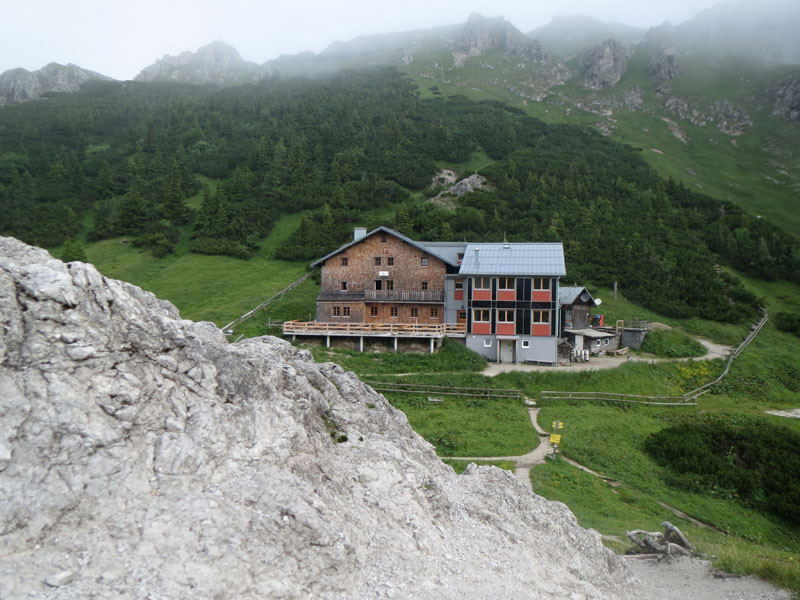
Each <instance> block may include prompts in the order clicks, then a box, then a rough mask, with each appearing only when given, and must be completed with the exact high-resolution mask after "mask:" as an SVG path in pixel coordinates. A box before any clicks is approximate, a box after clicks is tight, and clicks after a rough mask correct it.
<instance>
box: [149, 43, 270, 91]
mask: <svg viewBox="0 0 800 600" xmlns="http://www.w3.org/2000/svg"><path fill="white" fill-rule="evenodd" d="M265 74H266V71H265V69H264V68H262V67H261V65H259V64H257V63H254V62H249V61H246V60H244V59H243V58H242V57H241V56H240V55H239V52H237V50H236V48H234V47H233V46H230V45H228V44H225V43H223V42H212V43H210V44H208V45H206V46H202V47H201V48H198V50H197V52H188V51H187V52H181V53H180V54H179V55H178V56H171V55H166V56H164V57H163V58H161V59H159V60H157V61H156V62H155V63H153V64H152V65H150V66H149V67H145V68H144V69H142V71H141V72H140V73H139V74H138V75H137V76H136V77H134V80H135V81H178V82H182V83H197V84H207V83H215V84H228V83H241V82H244V81H257V80H258V79H260V78H261V77H263V76H264V75H265Z"/></svg>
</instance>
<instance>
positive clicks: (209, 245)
mask: <svg viewBox="0 0 800 600" xmlns="http://www.w3.org/2000/svg"><path fill="white" fill-rule="evenodd" d="M190 249H191V251H192V252H197V253H198V254H222V255H225V256H233V257H234V258H250V257H251V256H252V255H253V254H252V252H251V251H250V250H248V249H247V248H246V247H245V246H242V245H241V244H239V243H237V242H233V241H231V240H226V239H216V238H207V237H199V238H196V239H194V240H193V241H192V245H191V247H190Z"/></svg>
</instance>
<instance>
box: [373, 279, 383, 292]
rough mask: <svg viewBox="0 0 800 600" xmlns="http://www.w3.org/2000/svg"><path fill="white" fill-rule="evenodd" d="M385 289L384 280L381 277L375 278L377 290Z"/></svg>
mask: <svg viewBox="0 0 800 600" xmlns="http://www.w3.org/2000/svg"><path fill="white" fill-rule="evenodd" d="M382 289H383V281H382V280H380V279H376V280H375V290H376V291H381V290H382Z"/></svg>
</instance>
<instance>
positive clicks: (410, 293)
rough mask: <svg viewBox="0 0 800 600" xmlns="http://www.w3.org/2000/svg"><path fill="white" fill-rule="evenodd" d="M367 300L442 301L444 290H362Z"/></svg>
mask: <svg viewBox="0 0 800 600" xmlns="http://www.w3.org/2000/svg"><path fill="white" fill-rule="evenodd" d="M364 300H365V301H367V302H444V291H436V290H364Z"/></svg>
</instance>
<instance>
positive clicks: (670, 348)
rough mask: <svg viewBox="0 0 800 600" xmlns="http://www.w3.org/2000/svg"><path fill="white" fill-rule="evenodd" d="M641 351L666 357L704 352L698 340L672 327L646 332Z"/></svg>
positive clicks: (701, 353)
mask: <svg viewBox="0 0 800 600" xmlns="http://www.w3.org/2000/svg"><path fill="white" fill-rule="evenodd" d="M642 351H644V352H649V353H650V354H654V355H656V356H663V357H667V358H687V357H696V356H703V355H704V354H705V353H706V349H705V348H704V347H703V345H702V344H701V343H700V342H698V341H697V340H695V339H694V338H691V337H689V336H688V335H686V334H685V333H681V332H680V331H675V330H672V329H669V330H662V331H651V332H650V333H648V334H647V335H646V336H645V338H644V342H643V343H642Z"/></svg>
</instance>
